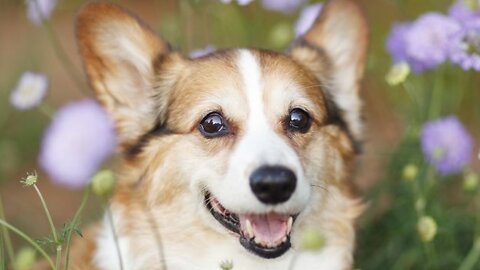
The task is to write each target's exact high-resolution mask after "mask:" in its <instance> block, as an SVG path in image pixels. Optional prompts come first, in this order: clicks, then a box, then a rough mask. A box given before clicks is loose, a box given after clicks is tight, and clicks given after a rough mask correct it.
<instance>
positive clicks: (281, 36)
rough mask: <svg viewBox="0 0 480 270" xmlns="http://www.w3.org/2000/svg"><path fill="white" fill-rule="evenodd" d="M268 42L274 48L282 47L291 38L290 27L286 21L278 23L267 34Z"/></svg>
mask: <svg viewBox="0 0 480 270" xmlns="http://www.w3.org/2000/svg"><path fill="white" fill-rule="evenodd" d="M268 38H269V41H270V44H271V45H272V46H273V47H275V48H284V47H285V46H287V45H288V43H289V42H290V41H291V40H292V38H293V35H292V27H291V26H290V24H288V23H278V24H277V25H275V26H274V27H273V29H272V31H271V32H270V34H269V37H268Z"/></svg>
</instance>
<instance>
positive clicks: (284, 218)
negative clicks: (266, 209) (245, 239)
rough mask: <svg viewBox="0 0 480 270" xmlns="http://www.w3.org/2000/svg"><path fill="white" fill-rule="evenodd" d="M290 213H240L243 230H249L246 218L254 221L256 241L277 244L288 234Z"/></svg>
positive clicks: (253, 227)
mask: <svg viewBox="0 0 480 270" xmlns="http://www.w3.org/2000/svg"><path fill="white" fill-rule="evenodd" d="M289 217H290V216H288V215H282V214H276V213H269V214H262V215H239V218H240V226H241V229H242V231H243V232H246V231H247V227H246V220H247V219H248V220H250V222H251V223H252V229H253V233H254V235H255V240H256V242H260V243H261V242H265V243H269V244H275V243H278V242H280V241H281V240H282V239H283V238H284V237H285V236H287V222H288V218H289Z"/></svg>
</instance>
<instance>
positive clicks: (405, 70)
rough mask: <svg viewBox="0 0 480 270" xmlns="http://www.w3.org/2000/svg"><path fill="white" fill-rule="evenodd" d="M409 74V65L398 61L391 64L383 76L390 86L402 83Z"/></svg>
mask: <svg viewBox="0 0 480 270" xmlns="http://www.w3.org/2000/svg"><path fill="white" fill-rule="evenodd" d="M409 74H410V66H409V65H408V64H407V63H405V62H402V63H398V64H395V65H393V66H392V67H391V68H390V71H388V73H387V75H386V76H385V80H386V81H387V83H388V84H389V85H391V86H395V85H398V84H401V83H403V82H404V81H405V80H406V79H407V77H408V75H409Z"/></svg>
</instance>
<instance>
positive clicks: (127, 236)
mask: <svg viewBox="0 0 480 270" xmlns="http://www.w3.org/2000/svg"><path fill="white" fill-rule="evenodd" d="M118 194H121V193H118ZM133 194H135V193H132V192H128V193H124V194H121V195H117V196H116V197H115V198H114V199H113V202H112V215H113V220H114V227H115V229H116V232H117V238H118V243H119V246H120V250H121V254H122V255H121V257H122V262H123V269H132V270H135V269H138V270H142V269H162V265H166V267H167V269H175V270H194V269H199V270H200V269H201V270H205V269H220V266H219V265H220V263H221V262H222V261H232V262H233V265H234V269H235V270H251V269H275V270H283V269H284V270H290V269H318V270H331V269H341V270H348V269H351V265H352V260H353V258H352V251H353V243H354V242H355V239H354V238H355V233H354V227H353V225H352V224H353V220H354V219H355V218H356V217H357V216H358V215H359V214H360V213H361V211H362V209H363V207H362V205H361V204H360V203H359V201H358V200H352V199H349V198H346V197H345V196H343V195H342V194H341V192H340V191H339V190H338V189H337V188H332V189H330V190H329V196H328V197H326V198H325V200H326V204H325V205H324V206H323V208H321V209H315V208H311V209H308V210H307V212H306V213H305V215H311V216H312V217H315V218H309V219H308V220H307V219H304V220H303V222H302V221H300V222H299V225H300V226H305V227H309V226H318V224H321V226H322V231H324V232H328V233H327V234H326V235H325V238H326V239H325V246H324V247H323V248H322V251H320V252H308V251H299V250H298V249H292V250H290V251H289V252H287V253H286V254H285V255H284V256H282V257H281V258H279V259H275V260H265V259H261V258H258V257H257V256H255V255H253V254H248V253H246V252H245V250H244V249H243V247H241V246H240V245H239V244H238V239H237V238H234V237H230V236H229V235H227V236H222V235H219V232H217V231H213V230H212V229H210V228H208V227H204V226H201V225H199V224H202V223H201V222H198V221H197V220H195V219H197V218H198V215H197V214H196V213H197V211H198V210H199V209H193V208H192V209H187V208H186V206H187V205H192V204H188V203H185V200H188V198H187V196H184V198H178V200H177V203H174V204H170V205H168V206H167V205H161V206H159V207H158V208H155V209H151V210H146V208H145V207H144V203H145V202H144V200H143V198H139V197H138V196H135V195H133ZM182 201H183V202H182ZM126 203H127V204H128V205H127V204H126ZM192 211H193V212H192ZM299 219H302V216H300V217H299ZM153 220H154V221H153ZM152 221H153V222H152ZM172 223H175V226H172ZM155 228H157V230H156V231H155ZM220 229H221V228H220ZM94 233H95V236H93V235H87V236H88V237H89V238H90V239H95V241H94V242H93V243H94V244H95V248H94V250H93V253H92V257H91V258H92V260H91V265H89V266H88V267H85V268H84V269H112V270H117V269H120V266H119V259H118V258H119V257H118V254H117V247H116V246H115V241H114V239H113V234H112V229H111V225H110V224H109V221H108V219H107V217H105V218H104V220H103V222H102V223H101V225H100V227H99V229H98V230H96V231H95V232H94ZM223 233H225V234H228V233H226V232H223ZM157 237H158V238H157ZM292 237H293V245H294V246H297V247H299V246H301V243H300V242H301V239H300V238H301V236H300V235H292ZM159 241H160V242H159ZM213 243H214V244H213ZM192 254H194V256H192ZM293 257H301V259H299V260H296V264H295V267H294V268H289V265H290V262H291V260H292V259H293ZM77 258H81V256H77ZM83 263H85V262H83ZM152 266H153V267H152Z"/></svg>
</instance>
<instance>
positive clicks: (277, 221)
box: [205, 192, 296, 259]
mask: <svg viewBox="0 0 480 270" xmlns="http://www.w3.org/2000/svg"><path fill="white" fill-rule="evenodd" d="M205 206H206V207H207V209H208V210H209V211H210V213H211V214H212V216H213V217H214V218H215V219H216V220H217V221H218V222H219V223H220V224H222V225H223V226H224V227H225V228H227V229H228V230H230V231H231V232H233V233H234V234H235V235H238V236H239V237H240V244H241V245H242V246H243V247H244V248H246V249H247V250H248V251H250V252H252V253H254V254H256V255H258V256H260V257H263V258H266V259H273V258H277V257H279V256H281V255H283V254H284V253H285V252H287V251H288V250H289V249H290V247H291V243H290V233H291V231H292V225H293V222H294V221H295V218H296V215H288V214H280V213H274V212H272V213H265V214H236V213H233V212H231V211H228V210H227V209H225V207H223V206H222V204H221V203H220V202H219V201H218V200H217V198H215V197H214V196H213V195H211V194H210V193H208V192H207V193H206V194H205Z"/></svg>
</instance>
